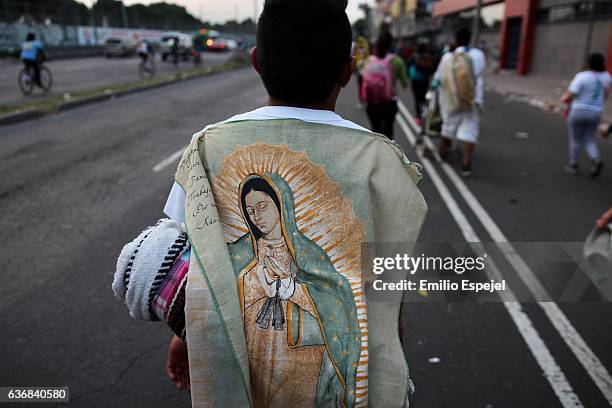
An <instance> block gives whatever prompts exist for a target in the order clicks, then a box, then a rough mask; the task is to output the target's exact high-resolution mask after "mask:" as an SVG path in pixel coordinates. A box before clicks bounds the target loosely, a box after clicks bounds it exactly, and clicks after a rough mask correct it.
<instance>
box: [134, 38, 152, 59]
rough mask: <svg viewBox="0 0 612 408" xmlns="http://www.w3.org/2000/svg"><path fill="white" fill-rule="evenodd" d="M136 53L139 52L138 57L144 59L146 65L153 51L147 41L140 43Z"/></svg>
mask: <svg viewBox="0 0 612 408" xmlns="http://www.w3.org/2000/svg"><path fill="white" fill-rule="evenodd" d="M136 51H137V52H138V56H139V57H140V58H141V59H142V64H143V65H145V64H146V63H147V61H148V59H149V56H150V55H151V51H152V50H151V46H150V45H149V42H148V41H147V40H142V41H141V42H139V43H138V47H137V48H136Z"/></svg>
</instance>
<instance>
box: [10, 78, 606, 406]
mask: <svg viewBox="0 0 612 408" xmlns="http://www.w3.org/2000/svg"><path fill="white" fill-rule="evenodd" d="M401 97H402V99H403V100H404V102H405V103H406V105H407V106H408V107H410V105H411V103H410V96H409V95H408V93H403V94H402V95H401ZM265 99H266V98H265V92H264V89H263V87H262V86H261V84H260V83H259V81H258V80H257V77H256V75H255V74H254V73H253V72H252V71H251V70H250V69H246V68H245V69H240V70H236V71H231V72H226V73H221V74H216V75H214V76H209V77H206V78H202V79H197V80H191V81H185V82H182V83H178V84H176V85H172V86H168V87H163V88H158V89H154V90H150V91H146V92H143V93H137V94H133V95H129V96H126V97H121V98H118V99H115V100H111V101H106V102H101V103H99V104H94V105H89V106H85V107H82V108H78V109H75V110H71V111H67V112H62V113H59V114H56V115H50V116H46V117H43V118H40V119H37V120H34V121H30V122H26V123H21V124H16V125H12V126H6V127H0V152H1V153H0V157H1V160H0V174H2V177H1V178H0V225H2V229H1V232H0V248H2V251H1V252H0V261H1V262H0V276H2V277H3V284H2V285H0V310H2V311H3V313H2V315H1V316H2V317H0V324H1V327H2V335H1V338H2V347H0V361H2V363H3V364H2V369H1V370H0V385H68V386H70V392H71V400H72V402H73V403H72V405H74V406H96V407H109V406H127V405H133V406H148V407H169V406H186V405H188V403H189V399H188V395H187V394H186V393H183V392H178V391H176V390H174V389H173V387H172V385H171V384H170V383H169V382H168V381H167V380H166V378H165V373H164V367H163V366H164V361H165V352H166V345H167V343H168V341H169V338H170V335H169V333H168V330H167V329H166V328H165V327H163V326H162V325H161V324H151V323H144V322H138V321H133V320H131V319H130V318H129V316H128V313H127V309H126V308H125V307H124V306H123V305H122V304H121V302H119V301H118V300H116V299H114V298H113V295H112V291H111V289H110V284H111V281H112V273H113V271H114V266H115V259H116V256H117V254H118V253H119V251H120V249H121V247H122V246H123V244H124V243H126V242H127V241H129V240H130V239H132V238H133V237H134V236H136V234H137V233H138V232H140V231H141V230H142V229H143V228H144V227H145V226H147V225H150V224H151V223H154V222H155V221H156V220H157V219H158V218H159V217H161V216H162V212H161V209H162V207H163V203H164V201H165V198H166V195H167V193H168V191H169V188H170V186H171V183H172V179H173V171H174V166H168V167H167V168H165V169H163V170H162V171H160V172H154V171H153V170H152V169H153V167H154V166H155V165H156V164H157V163H159V162H160V161H162V160H164V159H165V158H167V157H168V156H170V155H172V154H173V153H174V152H176V151H177V150H179V149H180V148H182V147H183V146H185V145H186V144H187V143H188V141H189V140H190V138H191V135H192V134H193V133H195V132H196V131H197V130H199V129H201V128H203V127H204V126H205V125H206V124H209V123H213V122H217V121H220V120H223V119H225V118H227V117H228V116H230V115H232V114H234V113H238V112H244V111H247V110H250V109H253V108H256V107H258V106H261V105H263V104H264V103H265ZM486 109H487V111H486V114H485V116H484V118H483V124H482V125H483V127H482V129H483V130H482V138H481V143H480V144H479V146H478V150H477V153H476V156H475V162H474V172H475V177H474V178H472V179H471V180H468V181H467V182H466V185H467V187H468V188H469V190H471V191H472V192H473V193H474V195H475V196H476V197H477V199H478V201H479V202H480V204H481V205H482V207H483V208H484V209H486V211H487V212H488V213H489V214H490V216H491V218H492V221H493V222H494V223H495V225H496V226H498V227H499V229H500V230H501V231H503V233H504V234H505V235H506V236H507V237H508V239H509V240H510V241H517V242H529V241H540V242H547V241H582V240H584V237H586V235H587V233H588V231H589V230H590V228H591V227H592V224H593V222H594V220H595V219H596V218H597V216H598V215H599V214H600V213H601V212H603V211H604V210H605V209H606V208H607V207H608V206H610V204H612V189H610V186H611V185H612V184H611V183H612V169H610V168H606V169H605V170H604V173H603V175H602V177H601V178H600V179H598V180H591V179H590V178H588V177H586V176H578V177H572V176H569V175H566V174H564V173H563V172H562V166H563V164H564V161H565V157H566V150H567V147H566V131H565V128H564V124H563V121H562V119H561V118H560V117H559V116H555V115H552V114H549V113H546V112H543V111H540V110H538V109H537V108H533V107H530V106H527V105H521V104H518V103H515V102H509V101H506V100H504V99H503V98H502V97H499V96H496V95H493V94H488V95H487V107H486ZM338 112H339V113H340V114H341V115H343V116H344V117H346V118H348V119H351V120H353V121H355V122H357V123H360V124H362V125H366V126H367V125H368V123H367V119H366V116H365V113H364V112H363V110H362V109H360V108H358V107H357V106H356V90H355V89H354V87H353V86H352V85H351V87H350V88H349V89H347V90H346V91H345V92H344V93H343V94H342V96H341V99H340V101H339V104H338ZM517 132H526V133H527V134H528V136H527V137H526V138H525V137H524V135H522V134H521V136H520V137H517ZM396 140H397V141H398V142H399V143H400V145H401V146H402V147H403V148H404V149H405V151H406V153H407V154H408V156H409V157H410V158H411V159H413V160H417V159H419V157H418V156H417V155H416V150H415V149H414V148H412V147H411V146H410V144H409V142H408V138H407V137H406V135H405V134H404V132H403V130H402V128H401V127H400V126H396ZM602 148H603V150H602V153H603V157H604V159H606V158H610V157H612V144H610V143H608V144H604V145H602ZM451 164H452V165H453V164H454V163H453V162H452V161H451ZM434 171H435V172H437V173H438V174H440V181H441V182H442V183H443V184H444V185H445V186H446V188H447V189H448V193H449V194H450V196H442V195H441V194H440V190H439V186H438V187H436V185H435V184H434V178H435V177H434V175H432V172H434ZM421 188H422V191H423V193H424V195H425V197H426V199H427V202H428V204H429V215H428V219H427V222H426V224H425V227H424V230H423V232H422V236H421V240H423V241H442V242H449V241H453V242H465V241H466V239H465V235H464V232H465V224H463V225H462V224H458V223H457V222H456V221H455V219H456V217H457V211H459V212H460V213H462V214H464V215H465V218H466V220H467V221H466V222H468V223H469V224H470V225H471V226H472V227H473V230H474V232H475V234H477V235H478V236H479V237H480V238H481V239H482V241H491V240H492V237H491V235H490V234H489V232H490V228H491V224H490V223H489V222H487V221H486V220H484V219H483V218H482V217H481V216H478V215H477V214H475V213H474V212H473V211H472V210H471V209H470V208H469V206H468V204H467V202H466V200H465V199H464V196H463V195H462V194H461V192H460V190H459V189H458V188H457V185H456V184H455V183H454V182H453V179H451V178H449V177H448V174H445V173H444V171H443V167H442V166H441V165H440V164H437V163H433V162H432V167H430V168H429V169H428V168H426V171H425V177H424V180H423V183H422V184H421ZM449 197H450V198H449ZM451 200H454V201H456V202H457V205H458V207H457V208H458V210H457V209H455V213H451V212H450V211H449V202H450V201H451ZM459 225H462V227H461V228H460V226H459ZM500 268H502V269H504V271H506V270H508V271H509V272H508V273H509V275H508V276H509V277H510V276H511V275H512V274H513V272H512V267H511V265H509V264H508V263H507V262H501V261H500ZM538 277H539V278H541V279H542V280H545V278H546V277H542V276H538ZM514 280H516V278H514ZM559 310H560V311H561V312H562V314H563V315H564V316H567V319H569V321H570V322H571V324H572V325H573V326H572V327H574V328H575V329H576V331H577V332H578V333H579V335H580V338H581V339H583V340H584V342H585V343H586V345H587V346H588V349H589V350H591V351H592V352H593V353H594V355H595V356H596V357H597V358H598V361H600V362H601V364H602V366H603V368H604V370H607V371H610V370H612V349H611V348H610V346H609V345H610V344H612V308H610V307H609V305H607V304H606V305H601V304H562V303H560V304H559ZM519 315H520V316H523V317H522V319H523V320H521V321H522V322H525V321H528V322H529V323H530V324H531V325H532V326H530V327H532V328H533V329H534V331H535V332H536V336H537V338H539V339H541V341H542V342H543V344H544V346H545V349H546V350H548V352H549V355H550V356H551V357H552V359H553V361H554V362H555V364H556V365H557V366H558V368H559V370H560V371H561V373H562V376H563V378H565V379H566V380H567V383H569V384H570V386H571V390H569V391H568V390H565V391H567V392H566V393H565V396H563V395H561V396H559V395H558V394H555V392H554V387H553V386H552V385H551V384H556V386H558V384H559V383H560V381H559V379H560V378H561V377H560V376H559V375H557V376H555V377H554V378H550V376H549V377H547V376H546V375H545V373H546V372H547V371H546V370H545V369H544V368H543V365H542V362H541V360H542V354H541V353H540V354H538V353H535V354H534V353H533V344H532V343H529V342H530V341H533V338H534V337H533V331H532V332H529V333H531V334H527V335H525V333H526V331H525V330H526V329H525V327H522V328H520V330H519V327H518V326H517V323H516V321H517V320H516V319H517V317H516V316H517V315H516V314H515V315H511V314H510V313H509V309H508V308H507V307H506V306H504V305H503V304H501V303H485V304H466V303H449V304H441V303H439V304H415V303H407V304H405V307H404V312H403V317H404V322H405V325H406V329H405V336H406V339H405V340H406V341H405V345H406V347H405V349H406V355H407V358H408V361H409V364H410V367H411V375H412V377H413V380H414V382H415V385H416V393H415V394H414V398H413V406H416V407H450V406H452V407H558V406H562V403H561V401H562V400H564V398H565V399H566V400H567V396H568V395H570V394H572V395H575V396H576V398H577V399H579V401H580V403H581V404H582V406H586V407H604V406H607V403H606V399H605V397H604V394H603V393H602V392H601V391H600V389H599V388H598V386H597V385H596V383H595V382H594V381H593V379H592V378H591V377H590V376H589V374H588V370H587V369H586V368H585V367H584V363H585V362H584V359H583V358H581V357H580V356H584V355H579V356H578V357H577V355H576V354H575V349H572V348H570V346H568V344H567V343H566V342H565V341H564V340H563V338H562V336H561V335H560V334H559V331H558V330H557V328H555V326H554V325H553V323H551V320H550V319H549V316H548V315H547V314H546V313H545V311H544V309H542V307H540V306H539V305H537V304H533V303H532V304H523V307H522V310H521V312H520V313H519ZM525 319H526V320H525ZM565 334H567V331H566V332H565ZM570 337H571V336H570ZM565 338H568V337H567V336H565ZM571 338H573V339H575V337H571ZM526 339H527V340H526ZM530 344H531V345H530ZM538 350H540V352H541V351H542V348H540V349H538ZM583 351H584V350H583ZM432 358H437V359H439V361H438V360H431V359H432ZM432 361H434V362H432ZM435 361H438V362H435ZM586 366H587V367H588V368H589V369H592V368H593V364H586ZM544 367H545V368H550V365H546V364H545V365H544ZM570 396H571V395H570ZM566 406H567V405H566ZM576 406H580V405H576Z"/></svg>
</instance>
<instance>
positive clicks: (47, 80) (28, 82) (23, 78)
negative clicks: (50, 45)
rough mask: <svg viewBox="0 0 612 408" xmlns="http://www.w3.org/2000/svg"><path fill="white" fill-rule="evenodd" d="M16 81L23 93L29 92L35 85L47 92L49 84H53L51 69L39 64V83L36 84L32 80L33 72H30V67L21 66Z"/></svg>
mask: <svg viewBox="0 0 612 408" xmlns="http://www.w3.org/2000/svg"><path fill="white" fill-rule="evenodd" d="M17 83H18V84H19V89H20V90H21V92H22V93H23V94H24V95H29V94H31V93H32V91H33V90H34V86H35V85H36V86H38V87H40V88H41V89H42V91H43V92H49V90H50V89H51V86H53V75H52V74H51V70H50V69H49V67H48V66H46V65H42V64H41V66H40V85H38V84H36V81H35V80H34V72H32V68H31V67H23V68H21V70H20V71H19V75H18V77H17Z"/></svg>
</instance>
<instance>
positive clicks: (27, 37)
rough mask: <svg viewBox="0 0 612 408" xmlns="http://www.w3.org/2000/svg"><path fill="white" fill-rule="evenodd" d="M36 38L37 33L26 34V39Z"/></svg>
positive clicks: (32, 39)
mask: <svg viewBox="0 0 612 408" xmlns="http://www.w3.org/2000/svg"><path fill="white" fill-rule="evenodd" d="M35 39H36V34H34V33H28V34H27V35H26V41H34V40H35Z"/></svg>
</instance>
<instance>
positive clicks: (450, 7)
mask: <svg viewBox="0 0 612 408" xmlns="http://www.w3.org/2000/svg"><path fill="white" fill-rule="evenodd" d="M502 1H503V0H483V2H482V5H483V6H485V5H488V4H493V3H501V2H502ZM474 7H476V0H439V1H436V2H435V3H434V8H433V16H434V17H438V16H443V15H445V14H453V13H457V12H459V11H462V10H467V9H471V8H474Z"/></svg>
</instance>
